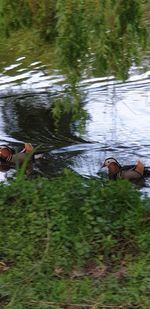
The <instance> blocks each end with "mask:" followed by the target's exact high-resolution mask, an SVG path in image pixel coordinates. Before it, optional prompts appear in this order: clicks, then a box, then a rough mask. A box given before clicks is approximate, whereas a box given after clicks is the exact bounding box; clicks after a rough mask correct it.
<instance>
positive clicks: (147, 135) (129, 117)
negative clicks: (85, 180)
mask: <svg viewBox="0 0 150 309" xmlns="http://www.w3.org/2000/svg"><path fill="white" fill-rule="evenodd" d="M144 67H147V69H146V71H145V70H144V69H143V68H144ZM66 87H67V81H66V79H65V77H64V76H63V75H62V74H61V72H60V71H58V70H57V69H56V68H53V67H52V64H51V65H50V64H49V65H45V64H43V63H42V62H41V61H37V60H36V59H33V60H32V61H31V62H30V63H29V64H28V65H26V57H25V56H24V55H22V56H21V57H19V58H16V59H15V61H13V63H12V64H9V65H7V63H5V64H4V65H3V69H1V72H0V143H7V144H10V145H11V146H13V147H16V148H18V149H21V148H22V146H23V143H24V142H31V143H33V145H34V146H38V147H39V149H38V150H39V151H40V150H42V151H44V152H45V156H44V158H43V159H42V160H40V161H38V162H37V164H35V170H36V172H37V173H39V174H42V175H45V176H46V177H51V176H53V175H57V174H59V173H61V172H62V170H63V169H64V167H68V166H69V167H70V168H71V169H73V170H75V171H76V172H78V173H80V174H81V175H85V176H97V173H98V172H102V174H103V175H106V171H105V170H104V171H101V165H102V163H103V161H104V160H105V158H107V157H110V156H111V157H115V158H116V159H117V160H118V161H119V162H120V163H121V164H134V163H135V161H136V160H137V159H140V160H142V161H143V163H144V164H145V165H146V166H148V167H150V63H149V54H148V55H147V57H145V60H144V61H143V65H142V66H141V67H136V66H135V65H134V64H133V66H132V67H131V69H130V72H129V78H128V80H127V81H126V82H122V81H117V80H115V78H114V77H113V76H109V77H104V78H92V77H91V78H90V79H86V78H83V79H82V81H81V82H80V83H79V85H78V89H79V91H80V92H81V93H82V94H83V96H82V113H83V112H84V113H85V114H86V117H87V118H86V120H85V130H84V131H83V130H82V132H81V131H80V129H79V128H80V126H79V121H78V120H77V119H76V120H75V121H74V122H73V123H72V122H71V121H70V119H68V118H67V117H65V116H64V117H62V121H61V122H60V125H59V127H58V128H57V129H56V128H55V125H54V120H53V118H52V114H51V111H50V106H51V105H52V104H53V101H54V100H56V99H57V98H58V99H59V100H60V99H61V98H64V96H65V95H66V91H65V89H66ZM81 118H82V116H81ZM80 120H81V119H80ZM13 172H14V171H13V170H9V171H6V172H0V179H1V181H2V180H4V179H6V178H7V177H9V176H11V175H12V174H13ZM141 190H142V191H143V192H146V193H147V194H148V195H149V196H150V179H146V185H145V187H144V188H142V189H141Z"/></svg>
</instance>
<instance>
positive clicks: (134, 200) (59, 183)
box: [0, 172, 150, 308]
mask: <svg viewBox="0 0 150 309" xmlns="http://www.w3.org/2000/svg"><path fill="white" fill-rule="evenodd" d="M20 181H21V185H20ZM148 203H149V200H143V201H141V198H140V195H139V193H138V192H137V191H135V189H134V188H133V187H132V186H131V185H130V184H129V183H128V182H125V181H122V182H114V183H113V182H112V183H109V184H104V183H102V182H100V181H99V180H94V179H91V180H89V179H83V178H82V177H80V176H76V175H73V174H72V173H70V172H69V173H68V172H66V173H65V175H64V176H63V177H58V178H55V179H53V180H46V179H36V180H33V181H32V182H31V181H23V180H21V179H20V178H18V179H17V180H16V181H15V182H12V183H11V184H10V185H8V186H4V185H2V184H1V185H0V212H1V218H0V220H1V224H0V252H1V267H2V268H4V272H3V276H2V277H1V280H2V284H1V293H2V295H3V296H6V295H8V297H9V299H11V298H12V299H11V301H12V303H11V305H12V307H11V308H13V303H14V304H15V305H16V304H18V303H17V301H18V300H19V302H22V301H26V298H25V299H24V293H26V297H27V299H30V300H31V297H33V298H34V299H36V298H37V297H38V299H39V297H48V298H49V296H48V295H49V289H52V291H53V292H52V294H53V293H54V290H56V291H55V293H54V295H53V299H55V300H56V299H57V300H58V298H59V297H60V295H59V289H61V294H62V293H63V292H62V289H63V287H64V286H66V285H68V284H69V282H68V283H67V281H65V280H64V276H66V275H67V277H68V276H70V275H69V274H71V273H72V271H73V269H74V270H75V269H76V272H73V273H72V274H73V275H74V276H77V277H78V276H79V277H80V271H79V270H80V269H81V267H82V269H84V268H86V267H87V265H88V264H89V263H90V264H91V265H95V266H94V267H99V268H100V269H99V268H96V269H99V273H98V274H99V275H98V276H101V275H102V276H103V275H104V276H105V275H106V274H105V272H106V271H105V270H107V272H108V270H109V272H108V274H109V273H110V272H111V271H113V272H114V271H115V272H117V275H115V279H113V280H120V279H119V278H120V277H121V276H122V270H119V271H118V270H117V268H118V267H122V266H119V265H122V263H123V265H124V264H125V265H126V267H128V268H129V269H128V276H129V277H128V280H129V282H130V276H131V278H132V276H133V272H134V281H135V282H138V280H139V278H140V276H141V274H142V272H143V271H144V268H145V267H147V262H146V260H147V259H148V258H149V257H148V255H149V245H150V244H149V239H150V237H149V236H150V228H149V217H150V208H149V204H148ZM140 257H141V258H142V260H143V262H142V265H143V266H142V265H141V262H140V259H141V258H140ZM133 260H135V261H136V262H135V264H133ZM2 263H3V264H2ZM93 263H94V264H93ZM132 264H133V265H134V270H133V268H132ZM7 267H8V270H7ZM145 269H147V268H145ZM97 271H98V270H95V271H94V270H93V269H92V270H91V272H89V274H90V273H93V274H94V276H95V273H96V274H97ZM126 271H127V269H126ZM147 271H148V269H147ZM147 271H146V272H145V274H144V273H143V275H142V276H144V277H145V276H146V278H147V275H148V273H147ZM57 276H58V278H59V277H60V278H62V280H61V281H59V280H58V279H56V278H57ZM110 276H111V275H110ZM48 277H49V279H50V278H52V277H53V278H55V277H56V278H55V279H56V280H54V282H53V284H52V282H51V281H48V282H49V283H48V285H47V279H46V278H48ZM117 278H118V279H117ZM68 280H69V279H68ZM71 280H72V279H71ZM144 280H147V279H144ZM125 282H126V281H125ZM80 284H81V283H79V286H80ZM84 284H85V285H86V284H88V287H90V289H91V288H92V289H93V288H94V285H93V284H94V283H92V281H91V279H89V281H88V283H86V280H85V282H84ZM84 284H83V286H84ZM107 284H108V283H107V280H106V281H104V285H103V288H102V287H101V293H102V295H103V294H104V293H105V292H106V290H107ZM109 284H110V285H111V284H113V289H114V291H115V290H116V289H118V288H117V285H116V284H118V283H114V281H113V282H112V281H111V279H110V281H109ZM61 285H62V287H61ZM115 285H116V287H115ZM17 286H20V288H19V290H18V288H17ZM129 286H130V284H129ZM129 286H128V288H130V287H129ZM88 287H86V290H88ZM72 288H73V287H72ZM109 288H110V287H109ZM138 288H139V285H138V284H137V288H136V289H135V291H134V293H137V295H138V293H139V292H138ZM53 289H54V290H53ZM57 289H58V290H57ZM74 289H76V284H75V286H74ZM105 289H106V290H105ZM146 289H147V288H146V285H144V282H143V291H144V293H147V292H146ZM64 291H65V290H64ZM97 292H98V291H97ZM97 292H96V293H97ZM130 292H131V293H130V297H131V298H132V291H130ZM14 293H15V295H16V296H15V297H14V296H13V295H14ZM37 293H38V294H37ZM73 293H76V292H75V291H74V292H73ZM86 293H89V292H87V291H84V292H83V295H82V296H81V298H80V297H79V298H80V299H82V297H83V298H84V294H86ZM91 293H94V292H92V291H91ZM117 293H118V292H117ZM106 294H107V293H106ZM114 294H115V292H114ZM31 295H32V296H31ZM37 295H39V296H37ZM40 295H41V296H40ZM42 295H44V296H42ZM56 295H57V296H56ZM58 295H59V297H58ZM67 295H68V294H67ZM67 295H66V296H65V294H63V296H62V297H63V298H64V299H65V300H66V299H67V297H68V296H67ZM98 295H99V292H98ZM76 297H77V296H76ZM86 297H87V296H86ZM91 297H92V296H91ZM107 298H108V300H109V296H108V295H106V299H107ZM50 299H51V297H50ZM59 300H60V299H59ZM132 300H133V299H132ZM15 305H14V306H15ZM18 308H19V307H18Z"/></svg>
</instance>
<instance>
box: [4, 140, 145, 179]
mask: <svg viewBox="0 0 150 309" xmlns="http://www.w3.org/2000/svg"><path fill="white" fill-rule="evenodd" d="M27 156H28V157H29V158H30V159H32V160H33V159H38V158H39V157H41V156H42V155H41V154H40V155H35V154H34V149H33V146H32V144H30V143H26V144H24V148H23V149H22V150H21V151H20V152H19V153H16V152H15V151H14V149H13V148H11V147H9V146H7V145H0V161H1V162H3V163H6V164H9V165H15V164H18V163H19V164H21V163H23V162H24V161H25V159H26V158H27ZM102 167H107V168H108V171H109V178H110V179H127V180H130V181H138V180H144V176H150V170H148V169H146V168H145V167H144V164H143V163H142V162H141V161H140V160H138V161H137V162H136V164H135V165H134V166H131V165H130V166H121V165H120V163H119V162H118V161H117V160H116V159H114V158H111V157H110V158H107V159H106V160H105V161H104V163H103V166H102Z"/></svg>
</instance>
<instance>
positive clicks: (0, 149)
mask: <svg viewBox="0 0 150 309" xmlns="http://www.w3.org/2000/svg"><path fill="white" fill-rule="evenodd" d="M33 152H34V148H33V146H32V144H30V143H25V144H24V148H23V149H22V150H21V151H20V152H18V153H16V152H15V150H14V149H13V148H11V147H10V146H8V145H0V161H1V162H2V163H7V164H10V165H11V164H16V163H19V164H20V163H23V162H24V161H25V159H26V158H27V157H30V155H31V159H32V160H33V158H34V155H33Z"/></svg>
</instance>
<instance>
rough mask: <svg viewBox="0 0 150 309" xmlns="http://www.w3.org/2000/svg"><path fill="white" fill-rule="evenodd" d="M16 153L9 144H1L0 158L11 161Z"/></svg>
mask: <svg viewBox="0 0 150 309" xmlns="http://www.w3.org/2000/svg"><path fill="white" fill-rule="evenodd" d="M13 154H14V150H13V149H12V148H10V147H9V146H7V145H0V159H1V160H3V161H5V162H6V161H10V160H11V158H12V156H13Z"/></svg>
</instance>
